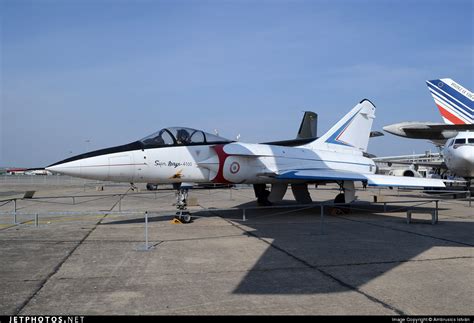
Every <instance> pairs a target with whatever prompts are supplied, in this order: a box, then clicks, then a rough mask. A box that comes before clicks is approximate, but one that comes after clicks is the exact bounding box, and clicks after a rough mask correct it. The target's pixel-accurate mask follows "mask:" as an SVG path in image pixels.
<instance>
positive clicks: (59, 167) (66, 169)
mask: <svg viewBox="0 0 474 323" xmlns="http://www.w3.org/2000/svg"><path fill="white" fill-rule="evenodd" d="M46 170H49V171H51V172H53V173H59V174H63V175H70V176H80V175H81V163H80V161H72V162H65V163H61V162H60V163H56V164H53V165H50V166H48V167H46Z"/></svg>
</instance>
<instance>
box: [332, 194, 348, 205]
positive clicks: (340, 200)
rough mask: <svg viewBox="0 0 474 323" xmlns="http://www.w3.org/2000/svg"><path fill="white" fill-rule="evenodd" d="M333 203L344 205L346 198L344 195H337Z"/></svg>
mask: <svg viewBox="0 0 474 323" xmlns="http://www.w3.org/2000/svg"><path fill="white" fill-rule="evenodd" d="M334 203H335V204H338V203H346V196H345V195H344V193H339V194H337V195H336V197H335V198H334Z"/></svg>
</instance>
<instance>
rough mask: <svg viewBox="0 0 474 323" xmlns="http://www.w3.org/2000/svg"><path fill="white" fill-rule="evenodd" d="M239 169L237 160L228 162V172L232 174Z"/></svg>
mask: <svg viewBox="0 0 474 323" xmlns="http://www.w3.org/2000/svg"><path fill="white" fill-rule="evenodd" d="M239 170H240V165H239V163H238V162H233V163H232V164H230V172H231V173H232V174H236V173H238V171H239Z"/></svg>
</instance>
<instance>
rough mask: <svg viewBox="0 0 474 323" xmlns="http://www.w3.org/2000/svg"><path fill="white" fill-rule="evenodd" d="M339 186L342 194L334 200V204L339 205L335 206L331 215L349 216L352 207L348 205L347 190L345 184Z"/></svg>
mask: <svg viewBox="0 0 474 323" xmlns="http://www.w3.org/2000/svg"><path fill="white" fill-rule="evenodd" d="M338 184H339V190H340V193H339V194H337V195H336V197H335V198H334V204H337V205H335V206H333V207H332V208H331V210H330V214H331V215H344V214H348V213H349V212H350V211H351V210H350V206H349V204H348V203H346V194H345V188H344V184H343V183H338Z"/></svg>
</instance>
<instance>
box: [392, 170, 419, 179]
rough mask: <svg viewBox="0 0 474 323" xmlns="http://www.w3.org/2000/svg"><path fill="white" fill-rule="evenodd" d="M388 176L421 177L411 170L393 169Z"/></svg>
mask: <svg viewBox="0 0 474 323" xmlns="http://www.w3.org/2000/svg"><path fill="white" fill-rule="evenodd" d="M388 174H389V175H391V176H406V177H423V176H421V174H420V173H418V172H417V171H416V170H414V169H411V168H405V169H393V170H391V171H390V172H389V173H388Z"/></svg>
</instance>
